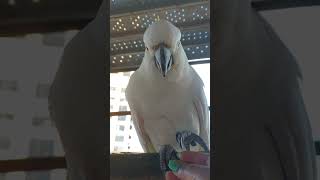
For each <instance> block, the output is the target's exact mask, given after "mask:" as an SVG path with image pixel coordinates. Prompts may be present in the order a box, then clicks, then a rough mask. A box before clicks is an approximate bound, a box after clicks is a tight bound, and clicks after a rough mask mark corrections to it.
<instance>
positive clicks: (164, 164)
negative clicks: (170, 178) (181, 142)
mask: <svg viewBox="0 0 320 180" xmlns="http://www.w3.org/2000/svg"><path fill="white" fill-rule="evenodd" d="M159 155H160V168H161V170H162V171H163V172H166V171H170V168H169V167H168V163H169V161H170V160H179V158H178V156H177V152H176V150H175V149H173V147H172V146H170V145H164V146H162V147H161V148H160V151H159Z"/></svg>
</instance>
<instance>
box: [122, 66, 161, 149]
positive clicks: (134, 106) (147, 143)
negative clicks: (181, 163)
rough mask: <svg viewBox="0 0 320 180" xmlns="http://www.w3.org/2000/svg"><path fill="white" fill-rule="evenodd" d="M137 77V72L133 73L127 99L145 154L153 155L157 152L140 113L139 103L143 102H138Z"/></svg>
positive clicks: (127, 90) (127, 89)
mask: <svg viewBox="0 0 320 180" xmlns="http://www.w3.org/2000/svg"><path fill="white" fill-rule="evenodd" d="M136 76H137V72H135V73H133V74H132V75H131V77H130V81H129V83H128V86H127V88H126V92H125V94H126V99H127V101H128V104H129V107H130V111H131V119H132V121H133V124H134V127H135V129H136V132H137V135H138V138H139V141H140V144H141V146H142V148H143V150H144V152H148V153H152V152H156V150H155V148H154V147H153V145H152V143H151V140H150V138H149V136H148V134H147V132H146V131H145V129H144V118H143V116H142V113H141V111H139V109H140V108H139V103H142V102H141V101H138V100H137V98H138V97H137V96H136V95H137V93H135V92H136V91H137V89H136V87H137V86H138V84H139V83H138V81H139V80H138V79H136V78H135V77H136Z"/></svg>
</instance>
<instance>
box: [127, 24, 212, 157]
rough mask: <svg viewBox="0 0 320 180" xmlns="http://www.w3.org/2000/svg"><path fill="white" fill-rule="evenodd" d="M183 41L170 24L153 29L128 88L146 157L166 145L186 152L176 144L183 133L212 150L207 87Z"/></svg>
mask: <svg viewBox="0 0 320 180" xmlns="http://www.w3.org/2000/svg"><path fill="white" fill-rule="evenodd" d="M180 38H181V32H180V30H179V29H178V28H177V27H175V26H174V25H173V24H171V23H170V22H168V21H166V20H159V21H157V22H155V23H153V24H152V25H150V26H149V27H148V28H147V30H146V31H145V33H144V36H143V41H144V44H145V47H146V48H145V55H144V58H143V61H142V64H141V65H140V67H139V68H138V69H137V70H136V71H135V72H134V73H133V74H132V76H131V77H130V80H129V83H128V86H127V88H126V92H125V93H126V98H127V101H128V104H129V107H130V110H131V116H132V119H133V123H134V126H135V128H136V130H137V134H138V137H139V140H140V143H141V145H142V147H143V149H144V151H145V152H159V151H160V149H161V146H163V145H171V146H172V147H173V148H174V149H176V150H178V151H179V150H181V144H179V143H177V140H176V138H180V137H178V134H177V133H178V132H179V133H181V132H189V133H193V134H196V135H198V136H200V137H201V138H202V140H203V141H204V142H205V144H206V145H207V146H209V130H210V128H209V109H208V105H207V99H206V96H205V93H204V90H203V86H204V84H203V82H202V80H201V78H200V77H199V75H198V74H197V73H196V72H195V70H194V69H193V68H192V67H191V66H190V65H189V63H188V58H187V56H186V53H185V51H184V49H183V47H182V45H181V42H180ZM208 75H209V74H208ZM180 143H181V142H180ZM193 145H194V144H193ZM182 147H183V146H182ZM198 147H199V146H195V148H194V150H198Z"/></svg>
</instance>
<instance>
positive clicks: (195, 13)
mask: <svg viewBox="0 0 320 180" xmlns="http://www.w3.org/2000/svg"><path fill="white" fill-rule="evenodd" d="M153 2H154V3H155V2H157V1H153ZM163 2H164V1H163ZM163 2H162V4H161V3H160V4H161V5H159V6H164V4H163ZM178 2H179V4H178V5H177V4H175V5H174V4H172V3H171V4H169V2H167V4H165V5H166V6H164V7H161V8H156V9H145V10H140V11H135V12H131V13H124V14H114V15H112V16H111V19H110V32H111V42H110V43H111V44H110V52H111V57H110V63H111V71H113V72H115V71H127V70H134V69H136V68H137V67H139V65H140V64H141V61H142V58H143V56H144V49H145V47H144V43H143V39H142V37H143V33H144V31H145V30H146V28H147V27H148V26H149V25H151V24H152V23H154V22H155V21H158V20H160V19H166V20H168V21H170V22H172V23H173V24H175V25H176V26H177V27H178V28H179V29H180V30H181V32H182V37H181V43H182V45H183V47H184V49H185V51H186V54H187V56H188V59H189V60H193V59H202V58H210V50H209V49H210V47H209V46H210V9H209V7H210V6H209V2H208V1H198V2H195V1H188V2H187V3H183V1H178ZM114 3H115V4H116V3H117V1H115V2H114ZM175 3H177V2H175ZM146 4H147V3H146ZM119 6H120V5H119ZM153 6H155V4H153ZM159 6H158V7H159ZM119 9H120V10H121V8H118V11H120V10H119ZM122 11H125V10H123V9H122Z"/></svg>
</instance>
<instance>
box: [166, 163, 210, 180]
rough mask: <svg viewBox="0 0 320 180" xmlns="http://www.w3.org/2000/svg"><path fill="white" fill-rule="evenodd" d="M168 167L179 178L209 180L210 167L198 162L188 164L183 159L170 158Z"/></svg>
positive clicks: (182, 179)
mask: <svg viewBox="0 0 320 180" xmlns="http://www.w3.org/2000/svg"><path fill="white" fill-rule="evenodd" d="M169 168H170V169H171V170H172V172H173V173H174V175H176V176H177V177H178V178H179V179H181V180H209V179H210V168H209V167H208V166H203V165H198V164H188V163H185V162H183V161H178V160H170V161H169Z"/></svg>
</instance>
